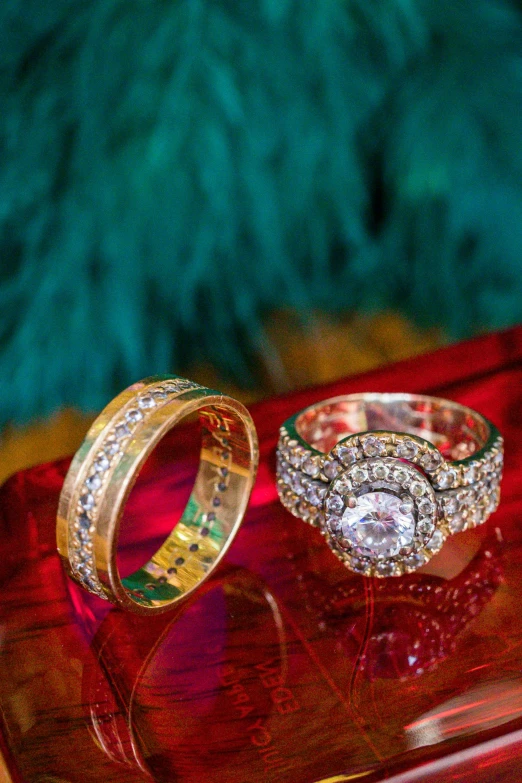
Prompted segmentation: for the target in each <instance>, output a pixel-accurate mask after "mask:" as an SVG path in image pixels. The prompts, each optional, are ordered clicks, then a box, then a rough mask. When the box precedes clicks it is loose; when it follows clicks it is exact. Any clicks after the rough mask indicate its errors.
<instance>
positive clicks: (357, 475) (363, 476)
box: [352, 468, 368, 484]
mask: <svg viewBox="0 0 522 783" xmlns="http://www.w3.org/2000/svg"><path fill="white" fill-rule="evenodd" d="M352 480H353V481H355V482H356V483H357V484H362V483H363V481H368V472H367V471H366V470H364V468H356V469H355V470H354V472H353V473H352Z"/></svg>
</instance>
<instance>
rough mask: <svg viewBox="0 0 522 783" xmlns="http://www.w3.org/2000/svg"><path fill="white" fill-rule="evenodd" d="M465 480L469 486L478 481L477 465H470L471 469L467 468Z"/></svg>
mask: <svg viewBox="0 0 522 783" xmlns="http://www.w3.org/2000/svg"><path fill="white" fill-rule="evenodd" d="M464 478H465V480H466V482H467V483H468V484H473V483H474V482H475V481H476V480H477V478H478V476H477V468H476V466H475V465H470V466H469V468H466V470H465V471H464Z"/></svg>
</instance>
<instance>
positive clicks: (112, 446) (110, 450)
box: [103, 440, 120, 456]
mask: <svg viewBox="0 0 522 783" xmlns="http://www.w3.org/2000/svg"><path fill="white" fill-rule="evenodd" d="M103 450H104V452H105V453H106V454H109V455H110V456H112V455H113V454H117V453H118V451H119V450H120V446H119V444H118V443H117V441H115V440H108V441H107V443H106V444H105V446H104V447H103Z"/></svg>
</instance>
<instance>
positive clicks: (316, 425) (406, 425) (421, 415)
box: [295, 393, 491, 460]
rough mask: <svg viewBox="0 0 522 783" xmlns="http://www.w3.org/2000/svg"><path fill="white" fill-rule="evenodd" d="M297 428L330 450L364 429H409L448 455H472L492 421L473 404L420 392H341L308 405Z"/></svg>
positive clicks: (305, 437) (320, 447)
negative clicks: (467, 405)
mask: <svg viewBox="0 0 522 783" xmlns="http://www.w3.org/2000/svg"><path fill="white" fill-rule="evenodd" d="M295 430H296V432H297V434H298V435H299V436H300V437H301V438H302V439H303V440H304V441H305V442H306V443H307V444H308V445H310V446H311V447H312V448H314V449H316V450H317V451H320V452H324V453H328V452H329V451H330V450H331V449H332V448H333V447H334V446H335V444H336V443H338V442H339V441H340V440H342V439H343V438H346V437H347V436H348V435H351V434H356V433H359V432H367V431H376V430H385V431H391V432H402V433H408V434H411V435H416V436H418V437H421V438H423V439H424V440H427V441H429V442H430V443H432V444H433V445H434V446H436V447H437V448H438V449H439V451H440V452H441V453H442V455H443V456H444V457H445V458H446V459H448V460H461V459H465V458H467V457H470V456H471V455H473V454H475V453H476V452H478V451H479V450H480V449H482V448H483V447H484V446H485V445H486V443H487V442H488V440H489V438H490V436H491V426H490V424H489V422H487V420H486V419H485V418H484V417H483V416H481V415H480V414H478V413H476V412H475V411H473V410H471V409H470V408H467V407H465V406H463V405H459V404H458V403H455V402H451V401H449V400H443V399H440V398H437V397H428V396H425V395H420V394H419V395H415V394H372V393H367V394H353V395H345V396H343V397H336V398H333V399H331V400H326V401H323V402H320V403H317V404H315V405H312V406H310V407H309V408H306V409H305V410H304V411H303V412H302V413H300V414H299V415H298V416H297V418H296V421H295Z"/></svg>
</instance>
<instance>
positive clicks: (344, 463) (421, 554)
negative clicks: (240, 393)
mask: <svg viewBox="0 0 522 783" xmlns="http://www.w3.org/2000/svg"><path fill="white" fill-rule="evenodd" d="M390 460H391V462H390ZM392 463H393V464H392ZM502 466H503V450H502V439H501V438H500V437H499V438H498V439H497V440H496V441H495V442H494V443H493V444H492V445H491V446H490V448H488V449H487V450H483V451H482V452H479V455H478V457H477V458H475V459H471V460H470V459H467V460H463V461H462V462H460V463H455V462H453V463H448V462H447V461H446V460H445V459H444V458H443V457H442V455H441V454H440V452H439V451H438V450H437V449H436V448H435V447H434V446H432V445H431V444H430V443H427V442H426V441H424V440H422V439H420V438H416V437H413V436H408V435H403V434H401V433H367V434H362V435H352V436H349V437H347V438H345V439H344V440H343V441H341V442H340V443H338V444H337V445H336V446H335V447H334V448H333V449H332V451H331V452H330V453H329V454H320V453H318V452H315V451H312V450H311V449H308V448H306V446H305V445H304V443H303V442H302V441H300V440H299V439H298V438H296V437H295V436H294V437H291V436H290V434H289V433H288V431H287V430H286V429H285V428H284V427H283V428H281V434H280V440H279V445H278V455H277V473H278V492H279V495H280V498H281V501H282V503H283V505H284V506H286V508H288V509H289V510H290V511H291V512H292V513H293V514H294V515H295V516H298V517H300V518H302V519H305V520H306V521H308V522H310V523H311V524H313V525H316V526H319V527H321V528H322V529H323V530H324V531H325V532H326V534H327V536H328V537H329V540H330V543H331V545H332V548H334V549H335V550H337V553H338V554H339V556H340V557H341V558H342V559H343V560H344V561H345V562H348V564H349V566H350V567H351V568H352V569H353V570H356V571H360V572H361V573H365V574H373V575H376V576H387V575H397V574H399V573H404V572H405V571H412V570H416V569H417V568H419V567H420V566H421V565H422V564H423V563H424V562H426V561H427V560H428V559H429V558H430V557H431V556H432V555H433V554H434V553H435V552H436V551H438V550H439V549H440V548H441V546H442V544H443V542H444V539H445V537H446V536H447V535H448V534H449V533H453V532H458V531H460V530H465V529H467V528H470V527H475V526H476V525H479V524H481V523H482V522H484V521H485V520H486V519H487V517H489V515H490V514H491V513H492V512H493V511H494V510H495V509H496V507H497V505H498V502H499V486H500V479H501V475H502ZM370 468H371V469H370ZM365 471H366V474H364V472H365ZM375 471H376V473H375ZM411 471H414V473H413V474H412V473H411ZM363 475H364V478H363ZM404 481H406V484H405V483H404ZM338 482H339V486H343V482H344V483H345V484H346V486H345V487H344V495H343V493H342V492H341V493H340V492H337V491H334V488H335V487H337V486H338ZM357 482H359V483H358V484H357ZM379 482H381V484H382V482H384V484H383V485H382V487H381V488H379ZM422 482H425V483H424V490H423V492H422V493H421V494H419V495H418V496H416V495H415V493H417V492H419V493H420V484H422ZM348 485H350V486H348ZM410 485H411V486H410ZM412 487H413V488H414V491H411V488H412ZM434 490H435V492H434ZM401 492H403V493H410V495H411V498H410V499H411V502H412V503H413V506H412V510H410V511H406V510H405V509H406V508H407V504H403V506H402V509H401V504H400V503H399V502H398V498H399V497H400V493H401ZM350 493H351V494H350ZM363 498H364V499H363ZM330 503H331V504H333V505H332V506H331V507H330V505H329V504H330ZM341 504H342V505H341ZM347 504H348V505H347ZM429 504H431V505H432V506H433V508H432V509H431V510H429V511H428V508H429ZM335 515H337V516H335ZM430 516H431V519H432V523H433V524H432V525H431V526H430V525H428V522H427V518H428V517H430ZM437 517H438V518H439V519H440V522H439V524H438V525H437V526H435V520H436V519H437ZM339 520H340V521H339ZM393 520H395V523H393ZM343 525H344V528H343ZM413 528H414V529H415V535H414V536H413V538H412V540H411V541H410V543H409V544H408V541H409V539H408V536H410V534H411V531H412V529H413ZM365 530H366V531H367V533H365V532H364V531H365ZM377 534H378V535H377ZM379 536H381V537H382V540H383V542H384V543H381V544H379V543H375V542H376V541H377V539H378V537H379ZM410 537H411V536H410ZM370 539H371V541H373V542H374V543H373V544H371V543H370ZM372 546H373V549H372ZM365 547H366V550H365ZM396 549H397V551H401V550H402V553H401V554H400V555H398V554H395V555H394V554H393V553H394V552H395V550H396ZM385 551H386V552H387V553H388V555H389V557H388V558H386V557H384V552H385ZM394 557H395V558H396V559H395V560H394V559H393V558H394Z"/></svg>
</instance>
